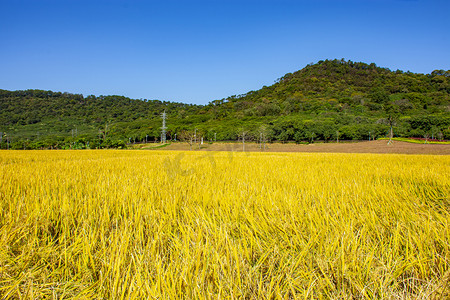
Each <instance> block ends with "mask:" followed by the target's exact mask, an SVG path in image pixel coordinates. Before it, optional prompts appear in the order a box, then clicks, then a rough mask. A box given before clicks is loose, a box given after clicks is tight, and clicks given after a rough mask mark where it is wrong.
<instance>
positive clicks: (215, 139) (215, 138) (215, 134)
mask: <svg viewBox="0 0 450 300" xmlns="http://www.w3.org/2000/svg"><path fill="white" fill-rule="evenodd" d="M214 142H217V132H214Z"/></svg>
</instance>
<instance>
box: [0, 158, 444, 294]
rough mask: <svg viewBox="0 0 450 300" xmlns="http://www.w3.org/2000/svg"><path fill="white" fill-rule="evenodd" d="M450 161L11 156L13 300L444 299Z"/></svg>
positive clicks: (1, 284)
mask: <svg viewBox="0 0 450 300" xmlns="http://www.w3.org/2000/svg"><path fill="white" fill-rule="evenodd" d="M449 174H450V157H449V156H435V155H400V154H391V155H381V154H345V153H344V154H332V153H326V154H321V153H238V152H201V151H184V152H183V151H126V150H123V151H121V150H107V151H106V150H86V151H0V208H1V209H0V298H2V299H3V298H5V299H44V298H45V299H71V298H76V299H80V298H81V299H83V298H85V299H155V298H158V299H176V298H184V299H196V298H202V299H203V298H205V299H237V298H246V299H310V298H311V299H321V298H323V299H329V298H334V299H355V298H356V299H358V298H360V299H380V298H385V299H417V298H419V299H421V298H423V299H425V298H427V299H428V298H432V299H433V298H434V299H445V298H448V297H450V292H449V290H450V284H449V281H450V268H449V266H450V196H449V195H450V176H449Z"/></svg>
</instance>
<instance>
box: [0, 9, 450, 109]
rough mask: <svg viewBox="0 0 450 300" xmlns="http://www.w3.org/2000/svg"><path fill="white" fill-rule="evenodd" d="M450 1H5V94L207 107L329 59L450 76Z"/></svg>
mask: <svg viewBox="0 0 450 300" xmlns="http://www.w3.org/2000/svg"><path fill="white" fill-rule="evenodd" d="M449 12H450V1H433V0H429V1H426V0H423V1H421V0H418V1H414V0H396V1H387V0H358V1H351V0H315V1H312V0H311V1H302V0H298V1H294V0H240V1H235V0H203V1H200V0H198V1H195V0H194V1H187V0H185V1H181V0H179V1H175V0H164V1H162V0H161V1H139V0H135V1H133V0H129V1H125V0H90V1H84V0H52V1H50V0H34V1H33V0H28V1H25V0H0V89H7V90H22V89H43V90H53V91H62V92H64V91H67V92H71V93H81V94H84V95H90V94H94V95H124V96H127V97H130V98H137V99H139V98H143V99H160V100H167V101H179V102H185V103H196V104H206V103H208V102H210V101H212V100H215V99H222V98H226V97H228V96H231V95H235V94H242V93H246V92H248V91H250V90H257V89H259V88H261V87H262V86H264V85H271V84H272V83H273V82H274V81H275V80H276V79H277V78H279V77H281V76H283V75H284V74H286V73H288V72H294V71H296V70H299V69H301V68H303V67H304V66H305V65H307V64H308V63H311V62H313V63H315V62H317V61H319V60H322V59H334V58H338V59H340V58H345V59H350V60H352V61H363V62H367V63H371V62H374V63H376V64H377V65H378V66H382V67H388V68H390V69H392V70H396V69H401V70H404V71H408V70H409V71H412V72H418V73H430V72H431V71H433V70H434V69H446V70H448V69H450V50H449V49H450V38H449V37H450V25H449V24H450V23H449V21H448V13H449Z"/></svg>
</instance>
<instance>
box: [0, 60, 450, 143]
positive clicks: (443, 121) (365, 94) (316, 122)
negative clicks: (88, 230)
mask: <svg viewBox="0 0 450 300" xmlns="http://www.w3.org/2000/svg"><path fill="white" fill-rule="evenodd" d="M164 110H165V111H166V112H167V114H168V119H167V127H168V131H167V132H168V139H173V138H175V134H178V136H180V134H181V133H182V132H183V131H184V132H186V131H192V130H194V128H196V129H197V135H202V136H203V137H204V138H206V139H207V140H211V139H214V138H216V139H217V140H234V139H237V138H238V136H239V134H240V133H242V132H246V136H247V137H248V138H254V139H257V138H258V137H260V136H261V134H262V133H264V136H265V137H267V139H268V140H278V141H289V140H294V141H296V142H303V141H305V142H313V141H314V140H324V141H329V140H331V139H336V138H340V139H346V140H362V139H369V137H370V138H376V137H380V136H386V135H387V133H388V131H389V128H390V125H393V131H394V135H395V136H401V137H427V138H428V137H430V138H439V139H444V138H445V139H450V71H444V70H435V71H433V72H432V73H431V74H416V73H411V72H403V71H400V70H397V71H391V70H389V69H387V68H380V67H377V66H376V65H375V64H373V63H372V64H365V63H361V62H352V61H345V60H325V61H319V62H318V63H316V64H311V65H308V66H306V67H305V68H303V69H301V70H299V71H297V72H295V73H289V74H286V75H285V76H283V77H282V78H279V79H278V80H277V81H276V82H275V83H274V84H273V85H271V86H264V87H263V88H262V89H260V90H257V91H250V92H248V93H246V94H243V95H238V96H236V95H235V96H231V97H228V98H226V99H221V100H215V101H212V102H210V103H209V104H208V105H205V106H201V105H188V104H182V103H173V102H162V101H158V100H142V99H141V100H136V99H129V98H126V97H123V96H99V97H95V96H87V97H83V96H82V95H76V94H69V93H59V92H51V91H41V90H27V91H6V90H0V132H3V135H2V143H1V146H2V148H5V147H6V146H7V144H6V141H10V145H9V146H10V147H11V148H13V147H14V148H21V149H22V148H42V147H57V148H64V147H69V146H71V147H87V146H88V145H89V146H88V147H91V148H93V147H118V146H124V143H126V142H129V141H135V140H137V141H143V140H148V141H155V140H159V138H160V127H161V117H160V114H161V113H162V112H163V111H164ZM5 132H6V136H5V134H4V133H5Z"/></svg>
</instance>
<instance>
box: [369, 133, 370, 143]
mask: <svg viewBox="0 0 450 300" xmlns="http://www.w3.org/2000/svg"><path fill="white" fill-rule="evenodd" d="M369 142H370V131H369Z"/></svg>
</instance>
